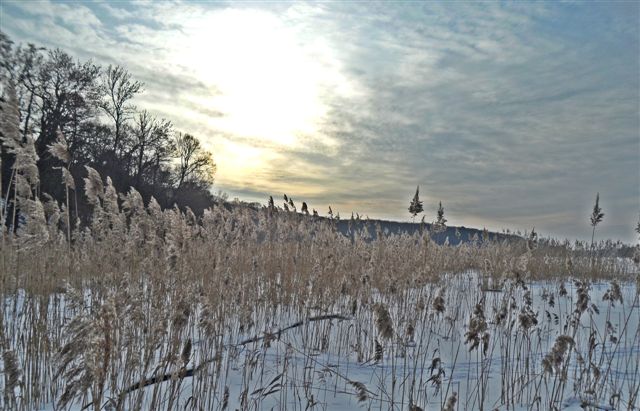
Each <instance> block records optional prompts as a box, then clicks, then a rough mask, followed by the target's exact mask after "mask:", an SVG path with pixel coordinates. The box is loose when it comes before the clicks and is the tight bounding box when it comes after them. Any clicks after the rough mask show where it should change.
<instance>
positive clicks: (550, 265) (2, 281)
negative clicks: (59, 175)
mask: <svg viewBox="0 0 640 411" xmlns="http://www.w3.org/2000/svg"><path fill="white" fill-rule="evenodd" d="M21 144H29V143H28V142H27V143H20V144H19V145H18V149H17V150H18V151H19V150H25V152H26V153H29V149H28V147H27V146H21ZM61 148H62V147H58V149H61ZM23 157H24V158H21V160H20V161H22V163H19V164H18V165H20V164H22V166H21V167H22V168H19V169H18V171H17V172H16V173H15V179H14V180H12V181H15V182H16V183H15V184H21V186H20V187H17V186H16V187H14V188H18V189H16V190H13V191H14V193H15V197H16V204H18V205H20V210H27V212H26V213H24V222H23V223H22V225H21V226H20V227H19V228H18V229H17V230H14V229H13V228H12V227H7V226H5V225H3V227H2V228H3V243H2V250H1V251H0V254H1V255H2V260H1V261H2V267H1V271H0V298H1V301H2V315H0V351H2V363H1V364H2V366H1V367H0V369H1V370H2V374H1V375H2V377H1V378H0V389H1V390H2V396H1V397H0V408H3V409H16V410H28V409H34V408H40V407H43V406H46V405H47V404H53V405H54V407H55V409H68V408H71V407H80V408H83V409H84V408H87V409H94V410H100V409H103V408H105V407H109V408H113V409H121V410H125V409H126V410H129V409H183V408H189V409H227V408H230V407H237V408H241V409H261V408H262V407H263V406H267V404H268V405H269V406H276V407H278V408H282V409H309V408H314V407H319V408H320V407H327V404H330V403H332V401H334V398H336V397H341V398H347V401H353V404H360V405H361V406H363V407H367V408H371V409H404V408H410V409H412V410H418V409H447V410H453V409H456V410H457V409H493V408H495V407H497V406H500V405H504V406H506V407H510V408H513V407H516V406H524V407H528V408H530V409H559V408H561V407H562V404H563V403H564V402H565V401H567V399H568V398H569V399H570V398H578V399H579V400H580V401H582V402H583V403H584V404H587V405H589V404H592V405H593V404H595V405H598V404H611V405H610V406H611V407H614V408H615V409H636V408H637V404H638V398H639V397H638V390H639V387H640V370H639V367H638V365H637V364H638V361H637V360H638V347H639V346H640V334H639V333H640V331H639V330H638V328H639V327H638V325H637V324H638V318H639V314H638V313H639V310H640V309H639V307H638V286H637V285H636V284H633V283H632V282H630V281H632V280H634V278H637V266H635V265H633V264H632V263H631V262H629V261H627V260H623V259H619V258H617V257H611V256H607V255H606V253H605V252H604V251H602V252H598V250H597V249H596V251H595V252H594V253H593V254H592V253H584V252H582V250H580V249H575V248H572V247H571V246H570V245H568V244H564V245H558V244H555V245H554V246H553V247H545V246H537V247H536V246H535V241H534V239H530V241H524V240H523V241H503V242H495V241H494V242H491V241H483V242H480V241H473V242H468V243H464V244H461V245H459V246H455V247H454V246H447V245H444V246H443V245H437V244H436V243H434V242H433V241H431V239H430V237H429V233H428V232H427V231H423V232H418V233H416V234H414V235H406V234H405V235H393V236H383V235H379V233H378V235H373V234H374V233H369V232H368V231H367V229H364V230H354V231H353V232H352V233H351V235H349V236H344V235H343V234H341V233H340V232H339V231H338V230H337V227H336V220H334V219H324V218H319V217H312V216H307V215H302V214H298V213H295V212H285V211H283V210H279V211H278V212H276V210H275V209H274V208H264V209H259V210H258V209H251V208H234V209H233V210H232V211H230V210H228V209H227V208H225V207H224V206H223V205H218V206H215V207H213V208H212V209H210V210H208V211H206V212H205V214H204V216H203V217H201V218H197V217H196V216H195V215H194V214H193V213H192V212H191V211H190V210H188V209H187V210H185V211H181V210H178V209H176V208H174V209H168V210H161V209H160V207H159V206H158V203H157V202H156V201H155V200H153V199H152V200H151V201H150V202H149V203H148V204H146V205H145V204H144V203H143V200H142V197H141V196H140V194H139V193H137V192H136V191H135V190H133V189H131V190H130V192H129V193H126V194H121V195H118V194H117V193H116V192H115V189H114V188H113V186H112V184H111V182H110V180H109V179H107V180H106V181H103V180H102V177H101V176H99V175H98V174H97V173H96V172H95V170H92V169H89V170H88V177H87V184H86V187H87V193H86V195H87V196H88V197H89V199H90V201H91V203H92V204H93V207H94V211H93V217H92V219H91V220H90V221H89V222H88V223H87V224H85V225H82V224H76V225H75V226H74V228H73V229H71V225H70V223H69V221H70V217H69V214H68V212H67V210H68V205H65V207H64V209H62V210H61V209H60V208H59V206H58V204H57V203H56V202H55V201H53V200H52V199H49V200H47V202H46V203H45V204H43V203H41V201H40V199H39V198H40V197H38V196H36V195H35V194H36V191H35V190H34V185H35V184H34V181H35V180H34V179H33V176H32V175H31V174H29V173H32V172H33V169H32V168H31V167H30V166H29V164H32V163H30V162H33V161H34V160H33V158H31V157H29V156H26V155H25V156H23ZM65 188H66V191H67V193H68V191H69V190H70V189H72V184H71V182H69V181H65ZM67 197H68V195H67ZM13 210H16V208H15V207H14V208H13ZM5 211H6V210H5V209H3V215H5V213H4V212H5ZM14 212H15V211H14ZM61 216H63V217H62V218H61ZM17 217H19V216H17ZM12 221H20V218H14V219H12ZM372 227H373V226H372ZM378 231H380V232H381V230H380V229H379V228H378ZM595 247H597V246H595ZM589 251H591V250H589ZM604 279H615V280H616V281H617V282H612V283H611V285H610V288H609V289H608V290H607V292H606V294H604V295H602V298H604V297H606V298H604V300H601V301H599V304H596V303H595V302H594V301H592V296H593V295H594V294H593V293H594V291H593V290H592V284H598V283H593V282H594V281H596V280H604ZM620 282H623V285H624V286H623V287H621V286H620ZM565 283H567V284H569V290H567V288H566V285H565ZM541 285H542V286H541ZM541 287H542V289H541ZM598 295H599V294H598ZM602 304H604V305H605V306H606V311H604V312H600V308H599V307H601V306H602ZM615 307H617V308H615ZM540 310H544V311H540ZM634 364H635V365H634ZM496 372H499V375H500V378H499V379H495V378H494V379H493V380H492V379H491V378H492V374H495V373H496ZM498 383H499V389H497V391H495V387H494V388H492V385H494V384H498ZM492 390H494V391H495V392H497V393H498V395H497V396H496V395H495V392H494V391H492ZM274 404H275V405H274Z"/></svg>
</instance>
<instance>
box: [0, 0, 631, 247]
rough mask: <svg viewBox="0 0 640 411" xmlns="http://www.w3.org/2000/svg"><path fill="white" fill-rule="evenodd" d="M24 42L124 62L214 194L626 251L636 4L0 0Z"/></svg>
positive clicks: (1, 19) (146, 104)
mask: <svg viewBox="0 0 640 411" xmlns="http://www.w3.org/2000/svg"><path fill="white" fill-rule="evenodd" d="M0 4H1V8H0V29H1V30H2V31H4V32H5V33H6V34H8V35H9V36H10V37H11V38H12V39H13V40H14V41H15V42H16V43H27V42H32V43H36V44H38V45H42V46H45V47H48V48H55V47H59V48H61V49H64V50H65V51H67V52H69V53H70V54H72V55H74V56H76V57H77V58H80V59H83V60H86V59H93V60H94V61H95V62H96V63H98V64H101V65H105V66H106V65H109V64H117V65H122V66H124V67H125V68H127V69H128V70H129V71H130V72H131V73H132V75H133V76H134V77H135V78H136V79H138V80H140V81H143V82H144V83H145V87H144V90H145V91H144V93H142V94H141V95H140V96H138V98H137V99H136V101H135V103H136V105H137V106H138V107H140V108H144V109H147V110H149V111H151V112H153V113H155V114H156V115H158V116H160V117H164V118H167V119H169V120H171V121H172V122H173V123H174V124H175V125H176V127H177V129H179V130H181V131H185V132H189V133H192V134H194V135H195V136H196V137H198V138H199V139H201V140H202V142H203V143H204V145H205V147H206V148H207V149H209V150H211V151H212V153H213V156H214V159H215V161H216V163H217V165H218V171H217V175H216V181H215V185H214V191H217V190H222V191H224V192H226V193H228V194H229V196H230V198H235V197H238V198H240V199H241V200H244V201H258V202H260V203H266V201H267V199H268V196H269V195H273V196H274V198H275V199H276V200H278V199H282V194H283V193H286V194H287V195H289V196H291V197H292V198H293V199H294V201H297V202H301V201H306V202H307V203H308V204H309V207H310V208H316V209H317V210H318V211H319V212H320V214H326V212H327V210H328V206H329V205H331V207H332V208H333V210H334V212H336V211H338V212H340V214H341V215H342V216H343V217H349V216H350V215H351V212H352V211H353V212H357V213H359V214H360V215H362V216H369V217H370V218H384V219H392V220H398V221H409V220H410V215H409V212H408V210H407V208H408V206H409V202H410V200H411V198H412V197H413V194H414V192H415V190H416V186H418V185H419V186H420V198H421V200H423V201H424V208H425V214H426V217H425V219H426V221H432V220H434V219H435V215H436V210H437V207H438V202H440V201H441V202H442V204H443V206H444V209H445V215H446V217H447V218H448V220H449V224H451V225H463V226H467V227H479V228H482V227H487V228H489V229H491V230H502V229H506V228H508V229H511V230H518V229H520V230H530V229H531V228H532V227H535V229H536V231H537V232H539V233H540V234H541V235H543V236H552V237H556V238H570V239H575V238H578V239H590V236H591V227H590V225H589V214H590V213H591V210H592V207H593V203H594V201H595V196H596V193H597V192H599V193H600V205H601V207H602V208H603V211H604V213H605V217H604V221H603V223H601V225H600V226H599V227H598V228H597V232H596V236H597V238H601V239H604V238H611V239H614V240H618V239H620V240H623V241H626V242H633V241H636V240H637V235H636V234H635V233H634V231H633V229H634V227H635V225H636V224H637V222H638V217H639V213H640V114H639V113H640V3H638V2H631V1H629V2H624V1H619V2H613V1H607V2H597V1H592V2H588V3H586V2H585V3H579V2H562V3H560V2H525V1H523V2H513V3H511V2H510V3H502V2H500V3H498V2H465V1H449V2H431V1H429V2H415V1H388V2H375V1H374V2H359V1H341V2H338V1H321V2H309V3H307V2H274V1H263V2H246V1H243V2H210V1H198V2H195V1H154V2H149V1H131V2H128V1H127V2H125V1H111V2H97V1H95V2H83V1H74V2H61V1H29V0H22V1H19V2H18V1H9V0H2V1H1V2H0Z"/></svg>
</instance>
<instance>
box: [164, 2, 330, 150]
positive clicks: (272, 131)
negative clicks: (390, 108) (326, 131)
mask: <svg viewBox="0 0 640 411" xmlns="http://www.w3.org/2000/svg"><path fill="white" fill-rule="evenodd" d="M174 49H175V59H176V62H177V63H178V64H180V65H183V66H184V67H185V68H186V69H188V70H190V71H192V72H193V75H194V76H195V77H196V78H198V79H199V80H201V81H203V82H205V83H207V84H209V85H211V86H214V87H215V89H216V93H212V95H211V96H210V98H208V100H209V101H208V104H210V105H211V107H210V108H213V109H215V110H217V111H219V112H221V113H222V114H223V115H222V116H221V117H215V118H211V119H210V126H211V127H212V128H215V129H217V130H219V131H221V132H223V133H228V134H232V135H235V136H238V137H242V138H246V139H250V140H255V142H256V144H257V145H261V144H263V145H269V146H271V145H276V146H278V145H279V146H293V145H296V144H297V143H298V142H299V139H300V137H301V136H308V135H313V134H314V133H315V132H317V128H318V123H319V121H320V120H321V119H322V118H323V117H324V116H325V115H326V113H327V108H326V105H325V104H323V101H322V99H321V95H322V92H323V87H325V86H326V83H327V81H326V80H327V79H328V78H329V77H330V76H331V75H332V73H330V72H328V71H327V70H326V64H323V62H322V60H321V59H317V58H314V57H313V56H316V57H317V53H313V54H312V53H310V52H309V49H308V48H305V47H303V45H302V44H301V43H300V41H299V39H298V37H297V33H296V31H295V29H293V28H291V27H287V26H286V25H285V24H283V22H282V21H281V20H280V19H279V18H278V16H276V15H274V14H272V13H269V12H265V11H259V10H245V9H240V10H233V9H228V10H220V11H216V12H214V13H211V14H208V15H206V16H203V17H202V18H199V19H193V20H191V21H190V22H189V24H188V25H187V26H186V28H185V30H184V36H181V37H180V38H178V39H177V40H176V44H174Z"/></svg>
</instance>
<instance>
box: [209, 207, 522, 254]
mask: <svg viewBox="0 0 640 411" xmlns="http://www.w3.org/2000/svg"><path fill="white" fill-rule="evenodd" d="M218 204H219V205H220V203H218ZM222 205H223V206H224V207H225V208H226V209H227V210H232V209H234V208H238V207H247V208H251V209H253V210H256V211H258V210H261V209H263V208H264V206H263V205H262V204H260V203H246V202H243V201H234V202H229V201H224V202H222ZM280 212H282V213H284V212H285V211H283V210H280ZM298 214H299V215H302V214H300V213H298ZM309 218H317V219H322V220H328V217H322V216H319V217H312V216H309ZM334 221H336V226H337V229H338V231H340V232H341V233H342V234H344V235H345V236H347V237H349V236H352V235H354V234H355V233H356V232H363V231H365V230H366V231H368V233H369V234H370V235H371V237H372V239H375V238H376V235H377V232H378V231H381V232H382V234H383V235H401V234H408V235H413V234H415V233H416V232H419V231H420V230H429V231H432V230H431V228H432V227H431V224H429V223H424V224H421V223H412V222H399V221H388V220H377V219H361V218H360V219H351V218H346V219H339V220H337V219H334ZM378 226H379V227H380V230H378V229H377V228H376V227H378ZM483 233H484V230H483V229H477V228H468V227H464V226H459V227H456V226H448V227H447V228H446V230H445V231H444V232H441V233H432V234H431V238H432V240H433V241H435V242H436V243H437V244H444V243H445V242H446V241H447V240H448V242H449V244H450V245H457V244H460V243H466V242H469V241H473V239H474V237H475V238H476V239H477V240H478V241H480V242H482V241H483ZM485 235H488V236H489V239H491V240H500V241H501V240H507V239H511V240H522V237H520V236H518V235H515V234H504V233H496V232H491V231H487V233H486V234H485Z"/></svg>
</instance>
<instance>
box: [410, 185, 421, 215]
mask: <svg viewBox="0 0 640 411" xmlns="http://www.w3.org/2000/svg"><path fill="white" fill-rule="evenodd" d="M422 211H423V208H422V201H420V186H418V187H417V188H416V194H415V195H414V196H413V200H411V203H410V204H409V212H410V213H411V215H412V217H413V218H415V217H416V216H417V215H418V214H420V213H421V212H422Z"/></svg>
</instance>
